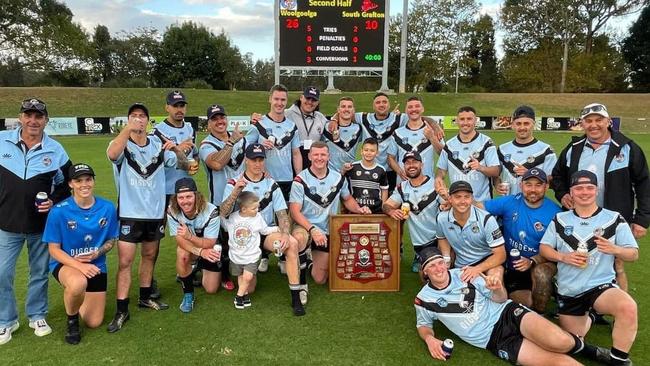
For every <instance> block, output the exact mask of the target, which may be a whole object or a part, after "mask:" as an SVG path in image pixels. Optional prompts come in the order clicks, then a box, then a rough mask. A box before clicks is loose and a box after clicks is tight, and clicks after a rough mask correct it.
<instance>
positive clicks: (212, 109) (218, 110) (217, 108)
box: [205, 104, 227, 119]
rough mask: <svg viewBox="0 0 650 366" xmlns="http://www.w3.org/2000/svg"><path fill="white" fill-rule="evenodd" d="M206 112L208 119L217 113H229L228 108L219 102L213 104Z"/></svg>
mask: <svg viewBox="0 0 650 366" xmlns="http://www.w3.org/2000/svg"><path fill="white" fill-rule="evenodd" d="M205 114H206V115H207V116H208V119H211V118H212V117H214V116H216V115H217V114H221V115H224V116H225V115H227V113H226V109H225V108H224V107H223V106H220V105H219V104H213V105H211V106H209V107H208V111H207V112H206V113H205Z"/></svg>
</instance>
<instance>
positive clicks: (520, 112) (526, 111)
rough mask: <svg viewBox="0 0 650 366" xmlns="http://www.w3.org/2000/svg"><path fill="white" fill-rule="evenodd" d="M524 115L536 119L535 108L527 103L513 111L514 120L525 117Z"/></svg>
mask: <svg viewBox="0 0 650 366" xmlns="http://www.w3.org/2000/svg"><path fill="white" fill-rule="evenodd" d="M524 117H527V118H530V119H532V120H535V110H534V109H533V108H532V107H529V106H527V105H520V106H519V107H517V109H515V111H514V112H513V113H512V120H513V121H514V120H516V119H517V118H524Z"/></svg>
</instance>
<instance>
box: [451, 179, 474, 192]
mask: <svg viewBox="0 0 650 366" xmlns="http://www.w3.org/2000/svg"><path fill="white" fill-rule="evenodd" d="M456 192H469V193H474V190H473V189H472V185H471V184H469V183H467V182H465V181H464V180H457V181H455V182H454V183H452V184H451V186H449V194H454V193H456Z"/></svg>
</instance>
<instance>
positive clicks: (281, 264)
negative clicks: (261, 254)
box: [278, 261, 287, 275]
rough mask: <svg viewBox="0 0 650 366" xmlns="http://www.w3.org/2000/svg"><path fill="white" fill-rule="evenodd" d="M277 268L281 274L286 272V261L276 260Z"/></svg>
mask: <svg viewBox="0 0 650 366" xmlns="http://www.w3.org/2000/svg"><path fill="white" fill-rule="evenodd" d="M278 269H279V270H280V273H281V274H283V275H286V274H287V261H278Z"/></svg>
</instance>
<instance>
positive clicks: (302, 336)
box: [0, 132, 650, 366]
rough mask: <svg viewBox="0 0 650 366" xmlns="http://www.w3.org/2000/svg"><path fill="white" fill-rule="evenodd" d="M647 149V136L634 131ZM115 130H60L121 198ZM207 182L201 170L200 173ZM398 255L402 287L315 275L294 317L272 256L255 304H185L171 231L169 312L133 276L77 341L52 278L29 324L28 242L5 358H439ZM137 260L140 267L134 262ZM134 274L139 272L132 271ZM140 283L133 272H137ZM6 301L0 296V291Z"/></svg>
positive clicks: (560, 141)
mask: <svg viewBox="0 0 650 366" xmlns="http://www.w3.org/2000/svg"><path fill="white" fill-rule="evenodd" d="M490 135H491V136H492V137H493V138H494V140H495V142H496V143H502V142H504V141H506V140H508V139H510V138H511V134H510V133H506V132H494V133H490ZM538 137H539V138H540V139H543V140H544V141H547V142H548V143H550V144H552V145H553V146H554V147H555V148H556V149H557V150H558V151H559V149H560V148H561V147H563V146H564V145H565V144H566V142H567V141H568V139H569V136H568V134H562V133H545V134H539V135H538ZM633 138H634V139H635V140H636V141H637V142H638V143H639V144H640V145H641V146H642V148H643V149H644V151H646V153H648V152H650V137H648V136H647V135H633ZM109 139H110V137H109V136H85V137H64V138H58V140H59V141H61V142H62V143H63V145H64V146H65V148H66V150H67V151H68V153H69V154H70V157H71V159H72V160H73V161H74V162H87V163H89V164H91V165H92V166H93V167H94V168H95V171H96V172H97V188H96V193H97V194H98V195H101V196H104V197H107V198H110V199H112V200H115V188H114V185H113V180H112V173H111V164H110V163H109V161H108V160H107V158H106V154H105V150H106V146H107V144H108V141H109ZM197 181H198V182H199V183H200V185H201V186H200V187H201V189H202V190H203V191H204V192H206V178H205V174H204V172H203V171H201V172H200V173H199V175H197ZM639 244H640V247H641V259H640V260H639V261H638V262H637V263H634V264H630V265H628V266H627V271H628V274H629V278H630V292H631V294H632V295H633V297H634V298H635V299H636V300H637V301H638V303H639V309H640V310H639V316H640V319H639V334H638V336H637V341H636V343H635V346H634V348H633V349H632V353H631V355H632V359H633V360H634V361H635V363H636V364H637V365H647V364H650V356H649V355H648V354H646V353H645V352H644V351H643V350H644V349H648V348H649V347H650V337H649V335H650V330H648V328H646V327H647V326H648V325H650V317H649V315H648V312H647V311H645V307H646V306H650V288H648V286H644V285H642V283H643V278H647V277H646V276H648V274H650V272H649V271H648V266H650V257H648V256H647V255H646V254H645V253H644V248H645V247H646V246H647V245H648V244H650V239H648V238H647V237H646V238H645V239H644V240H642V241H641V242H640V243H639ZM405 248H406V254H405V256H404V259H403V260H402V270H401V272H402V273H401V277H402V280H401V291H400V292H397V293H383V294H382V293H349V294H348V293H329V292H328V290H327V288H326V287H325V286H316V285H313V284H312V285H311V287H310V302H309V304H308V305H307V316H305V317H301V318H296V317H294V316H293V315H292V314H291V310H290V307H289V291H288V288H287V285H286V280H285V278H284V277H283V276H281V275H280V274H279V273H278V271H277V267H276V266H275V264H272V265H271V268H270V270H269V272H268V273H267V274H263V275H262V276H260V280H259V286H258V289H259V291H258V292H256V293H255V294H253V296H252V299H253V307H252V308H249V309H247V310H245V311H241V310H236V309H234V307H233V305H232V296H233V294H232V293H229V292H225V291H222V290H220V291H219V293H217V294H216V295H207V294H205V293H204V292H203V291H202V290H201V289H197V299H196V306H195V310H194V311H193V312H192V313H191V314H182V313H181V312H180V311H179V310H178V304H179V303H180V300H181V296H182V293H181V289H180V286H179V285H178V284H177V283H176V282H175V278H174V277H175V267H174V261H175V248H174V244H173V242H172V241H171V240H170V239H169V238H166V239H164V241H163V242H162V244H161V255H160V259H159V261H158V265H157V268H156V277H157V279H158V281H159V285H160V287H161V291H162V294H163V300H164V301H167V302H168V303H169V304H170V306H171V307H170V309H169V310H167V311H163V312H154V311H150V310H139V309H137V308H136V307H135V306H133V303H134V302H136V301H137V296H138V295H137V291H138V290H137V285H136V286H132V289H131V301H132V305H131V320H130V321H129V322H128V323H127V324H126V326H125V327H124V328H123V329H122V330H121V331H120V332H118V333H116V334H108V333H107V332H106V328H105V325H104V326H102V327H101V328H99V329H95V330H88V329H83V330H82V332H83V333H82V334H83V340H82V343H81V344H80V345H78V346H76V347H73V346H69V345H67V344H66V343H65V342H64V340H63V335H64V333H65V312H64V308H63V303H62V292H61V288H60V286H59V284H58V283H57V282H56V281H54V280H51V281H50V294H49V298H50V315H49V318H48V320H49V322H50V324H51V326H52V327H53V329H54V333H53V334H52V335H49V336H47V337H45V338H42V339H39V338H37V337H36V336H35V335H34V334H33V333H32V330H31V329H29V328H28V326H27V320H26V318H25V315H24V298H25V292H26V283H27V273H28V271H27V264H26V263H27V258H26V254H25V253H26V251H23V255H22V256H21V258H20V260H19V265H18V269H17V278H16V293H17V297H18V299H19V309H20V313H21V317H20V323H21V328H20V329H19V330H18V331H17V332H16V333H14V338H13V340H12V341H11V342H10V343H8V344H6V345H4V346H0V363H1V364H8V365H24V364H107V363H112V364H152V365H155V364H161V365H171V364H177V365H178V364H183V363H187V364H200V363H205V364H225V365H276V364H290V365H298V364H304V363H305V362H306V363H308V364H316V365H426V364H431V363H434V362H435V361H433V360H431V359H430V357H429V356H428V353H427V351H426V347H425V345H424V344H423V342H421V341H420V339H419V338H418V336H417V333H416V331H415V327H414V324H415V315H414V310H413V305H412V303H413V298H414V296H415V294H416V293H417V291H418V290H419V288H420V284H419V280H418V279H417V277H416V275H415V274H413V273H410V261H411V258H412V250H411V248H410V246H409V245H406V246H405ZM116 254H117V253H116V251H115V250H113V251H112V252H111V253H110V254H109V290H108V300H107V309H106V316H105V321H106V322H108V321H110V319H111V317H112V315H113V313H114V311H115V273H116V263H117V258H116ZM134 268H135V267H134ZM134 274H135V273H134ZM135 283H137V282H135ZM0 301H2V300H0ZM435 330H436V333H437V334H438V336H439V337H447V336H450V333H449V332H448V331H447V330H446V329H445V328H444V327H442V326H440V325H438V326H436V328H435ZM609 333H610V329H609V328H608V327H606V326H597V327H595V328H594V329H592V331H591V333H590V334H589V335H588V340H589V341H591V342H593V343H596V344H599V345H603V346H608V347H609V346H610V336H609ZM452 338H453V339H454V340H456V341H457V342H456V350H455V351H454V355H453V357H452V358H451V359H450V360H449V362H448V364H452V365H481V366H486V365H505V364H506V363H504V362H502V361H500V360H498V359H497V358H495V357H493V356H492V355H490V354H489V353H488V352H487V351H483V350H478V349H476V348H473V347H471V346H469V345H467V344H464V343H463V342H461V341H459V340H458V339H457V338H456V337H452Z"/></svg>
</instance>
